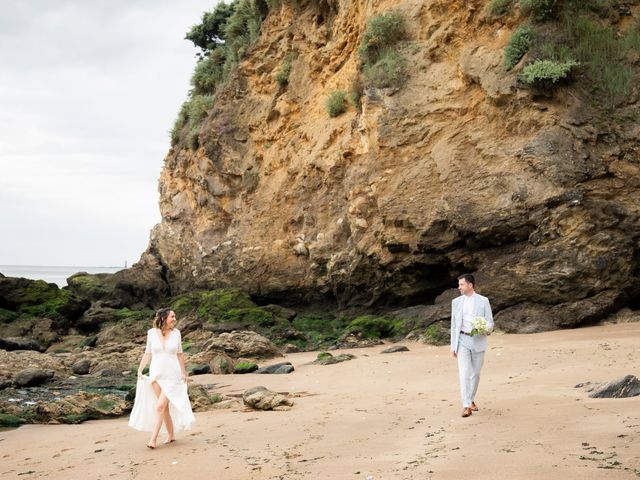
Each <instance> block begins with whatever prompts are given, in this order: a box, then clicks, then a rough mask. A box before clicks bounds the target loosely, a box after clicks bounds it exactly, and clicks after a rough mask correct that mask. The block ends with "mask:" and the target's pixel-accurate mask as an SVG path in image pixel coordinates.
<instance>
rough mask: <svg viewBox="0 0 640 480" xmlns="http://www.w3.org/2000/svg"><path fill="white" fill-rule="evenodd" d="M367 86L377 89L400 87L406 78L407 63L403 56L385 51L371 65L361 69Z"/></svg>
mask: <svg viewBox="0 0 640 480" xmlns="http://www.w3.org/2000/svg"><path fill="white" fill-rule="evenodd" d="M363 74H364V79H365V82H366V84H367V85H370V86H373V87H377V88H388V87H400V86H401V85H402V84H404V81H405V79H406V77H407V61H406V59H405V58H404V56H403V55H402V54H401V53H400V52H397V51H395V50H393V49H390V48H389V49H386V50H384V51H383V52H382V53H381V54H380V57H379V58H378V61H377V62H376V63H374V64H372V65H369V64H365V65H364V67H363Z"/></svg>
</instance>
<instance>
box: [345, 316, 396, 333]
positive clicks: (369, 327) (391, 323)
mask: <svg viewBox="0 0 640 480" xmlns="http://www.w3.org/2000/svg"><path fill="white" fill-rule="evenodd" d="M401 325H402V321H401V320H392V319H390V318H387V317H377V316H373V315H364V316H361V317H357V318H355V319H354V320H352V321H351V323H350V324H349V325H348V326H347V328H346V330H345V333H357V334H360V335H362V336H363V337H364V338H386V337H390V336H392V335H394V334H396V333H397V332H398V330H399V329H400V327H401Z"/></svg>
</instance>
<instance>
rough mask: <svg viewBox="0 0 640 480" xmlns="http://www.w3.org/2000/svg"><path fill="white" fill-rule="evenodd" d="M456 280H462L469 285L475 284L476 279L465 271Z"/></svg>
mask: <svg viewBox="0 0 640 480" xmlns="http://www.w3.org/2000/svg"><path fill="white" fill-rule="evenodd" d="M458 280H464V281H465V282H467V283H470V284H471V285H473V286H474V288H475V286H476V279H475V278H473V275H471V274H470V273H465V274H464V275H460V276H459V277H458Z"/></svg>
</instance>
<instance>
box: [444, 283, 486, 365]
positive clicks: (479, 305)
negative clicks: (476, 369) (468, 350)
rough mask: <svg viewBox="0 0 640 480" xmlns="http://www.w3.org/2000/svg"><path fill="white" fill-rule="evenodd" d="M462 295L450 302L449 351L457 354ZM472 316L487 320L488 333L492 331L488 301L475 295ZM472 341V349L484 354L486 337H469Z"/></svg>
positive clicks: (460, 325)
mask: <svg viewBox="0 0 640 480" xmlns="http://www.w3.org/2000/svg"><path fill="white" fill-rule="evenodd" d="M463 300H464V295H460V296H459V297H458V298H454V299H453V301H452V302H451V351H452V352H456V353H457V352H458V339H459V338H460V330H462V301H463ZM473 316H474V317H484V318H485V319H486V320H487V326H488V327H489V332H491V331H492V330H493V314H492V313H491V305H490V304H489V299H488V298H487V297H483V296H482V295H480V294H478V293H475V294H474V302H473ZM471 340H472V341H473V349H474V350H475V351H476V352H484V351H485V350H486V349H487V336H486V335H474V336H473V337H471Z"/></svg>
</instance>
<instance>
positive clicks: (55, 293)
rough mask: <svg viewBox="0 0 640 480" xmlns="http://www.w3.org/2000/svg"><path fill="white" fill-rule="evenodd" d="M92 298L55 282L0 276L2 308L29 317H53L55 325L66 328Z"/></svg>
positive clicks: (87, 306)
mask: <svg viewBox="0 0 640 480" xmlns="http://www.w3.org/2000/svg"><path fill="white" fill-rule="evenodd" d="M89 305H90V304H89V302H88V301H87V300H85V299H82V298H79V297H77V296H75V295H73V294H72V293H71V292H69V291H67V290H63V289H60V288H58V286H57V285H56V284H54V283H47V282H45V281H43V280H29V279H26V278H12V277H3V278H0V308H2V309H4V310H8V311H13V312H17V313H18V314H19V315H20V316H23V317H26V318H50V319H52V320H53V321H54V322H55V325H56V327H58V328H61V329H67V328H69V327H70V326H71V324H72V323H73V322H74V321H75V320H77V319H78V318H79V317H80V316H81V315H82V314H83V313H84V311H85V310H87V308H89Z"/></svg>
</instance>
